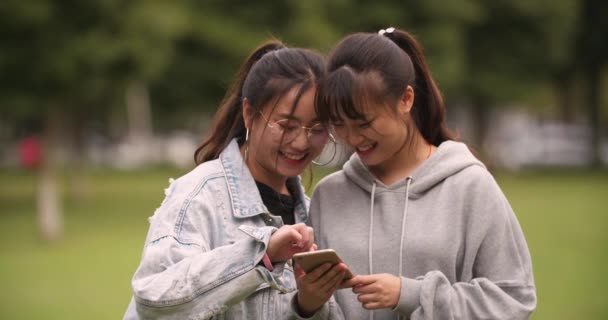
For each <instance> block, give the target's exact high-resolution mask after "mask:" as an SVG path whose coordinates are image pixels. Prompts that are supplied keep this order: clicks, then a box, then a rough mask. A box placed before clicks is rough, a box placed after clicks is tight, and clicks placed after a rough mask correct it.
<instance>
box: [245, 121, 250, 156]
mask: <svg viewBox="0 0 608 320" xmlns="http://www.w3.org/2000/svg"><path fill="white" fill-rule="evenodd" d="M248 158H249V128H246V129H245V163H246V162H247V159H248Z"/></svg>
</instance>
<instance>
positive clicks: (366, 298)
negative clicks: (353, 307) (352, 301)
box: [357, 293, 378, 304]
mask: <svg viewBox="0 0 608 320" xmlns="http://www.w3.org/2000/svg"><path fill="white" fill-rule="evenodd" d="M357 300H359V302H361V304H366V303H371V302H378V299H377V298H376V295H375V294H369V293H366V294H360V295H358V296H357Z"/></svg>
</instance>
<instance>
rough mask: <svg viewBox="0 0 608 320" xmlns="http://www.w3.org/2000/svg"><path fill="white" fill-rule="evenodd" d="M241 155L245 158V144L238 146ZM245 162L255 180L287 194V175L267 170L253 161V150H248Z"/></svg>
mask: <svg viewBox="0 0 608 320" xmlns="http://www.w3.org/2000/svg"><path fill="white" fill-rule="evenodd" d="M240 151H241V156H242V157H243V159H244V160H245V146H244V145H243V146H241V147H240ZM245 164H246V165H247V168H248V169H249V172H250V173H251V176H252V177H253V179H254V180H255V181H258V182H261V183H263V184H265V185H267V186H269V187H271V188H272V189H273V190H274V191H276V192H278V193H282V194H286V195H289V190H288V189H287V177H285V176H282V175H279V174H277V173H276V172H274V171H271V170H268V169H266V168H264V167H263V166H261V165H260V164H259V163H258V162H257V161H255V152H252V150H249V155H248V157H247V159H246V160H245Z"/></svg>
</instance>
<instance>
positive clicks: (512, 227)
mask: <svg viewBox="0 0 608 320" xmlns="http://www.w3.org/2000/svg"><path fill="white" fill-rule="evenodd" d="M484 180H485V182H487V183H484V182H482V183H481V186H479V185H478V186H475V188H473V190H470V192H472V193H473V194H477V196H472V197H475V198H476V199H473V203H474V205H473V206H472V209H473V211H472V214H473V217H474V219H476V224H475V226H476V227H478V229H481V230H483V231H481V233H477V232H476V231H469V234H466V235H465V237H466V244H465V245H466V246H467V248H470V247H473V248H477V253H476V255H475V256H474V259H472V261H468V264H469V265H470V266H471V267H472V269H473V270H472V279H470V281H466V282H464V281H463V282H456V283H450V281H449V280H448V278H447V277H446V276H445V275H444V274H443V273H441V272H440V271H437V270H435V271H430V272H428V273H426V274H425V275H424V276H421V277H418V278H417V279H410V278H405V277H403V278H402V279H401V280H402V281H401V296H400V300H399V303H398V305H397V306H396V308H395V311H397V312H399V313H401V314H403V315H406V316H410V319H528V318H529V316H530V315H531V313H532V311H533V310H534V309H535V307H536V289H535V286H534V279H533V275H532V264H531V258H530V254H529V251H528V247H527V244H526V241H525V239H524V235H523V233H522V230H521V227H520V225H519V223H518V221H517V218H516V217H515V214H514V213H513V211H512V209H511V207H510V206H509V203H508V202H507V200H506V198H505V197H504V195H503V194H502V192H501V191H500V189H499V188H498V185H497V184H496V183H495V182H494V180H493V179H491V177H490V179H484ZM479 195H480V196H479ZM465 265H467V262H465Z"/></svg>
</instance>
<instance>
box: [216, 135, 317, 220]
mask: <svg viewBox="0 0 608 320" xmlns="http://www.w3.org/2000/svg"><path fill="white" fill-rule="evenodd" d="M220 161H221V163H222V167H223V169H224V174H225V176H226V182H227V184H228V192H229V193H230V199H231V202H232V212H233V214H234V216H235V217H237V218H247V217H252V216H255V215H258V214H262V213H269V212H268V209H267V208H266V206H265V205H264V203H263V201H262V197H261V196H260V192H259V191H258V188H257V185H256V184H255V180H254V179H253V176H251V172H250V171H249V168H248V167H247V166H246V165H245V162H244V161H243V157H242V156H241V152H240V149H239V145H238V143H237V141H236V139H233V140H232V141H231V142H230V144H229V145H228V146H227V147H226V148H225V149H224V151H222V153H221V154H220ZM287 188H288V189H289V191H290V192H291V194H292V196H293V197H294V198H295V203H296V206H295V209H294V215H295V218H296V221H298V222H303V221H306V220H307V216H308V215H307V209H306V208H307V201H308V199H307V198H306V195H305V194H304V188H303V187H302V183H301V180H300V177H299V176H298V177H291V178H288V179H287Z"/></svg>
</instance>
